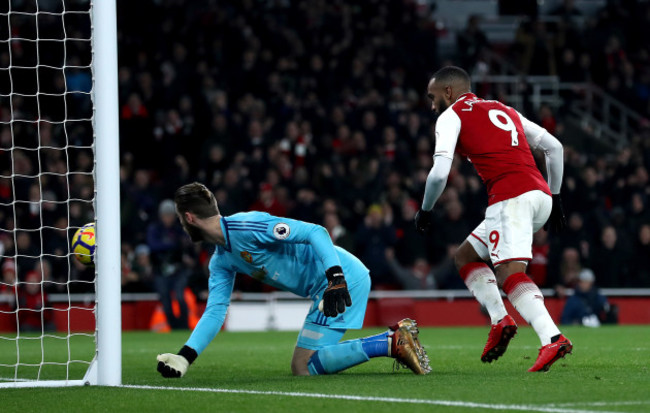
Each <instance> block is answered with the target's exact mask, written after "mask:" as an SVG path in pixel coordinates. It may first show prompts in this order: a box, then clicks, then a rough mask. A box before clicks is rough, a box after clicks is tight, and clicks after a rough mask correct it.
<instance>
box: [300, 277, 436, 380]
mask: <svg viewBox="0 0 650 413" xmlns="http://www.w3.org/2000/svg"><path fill="white" fill-rule="evenodd" d="M369 292H370V279H369V277H368V276H367V275H366V276H365V277H363V278H361V281H360V282H357V283H355V284H353V285H351V286H350V296H351V298H352V306H351V307H348V309H347V310H346V311H345V313H343V314H340V315H338V316H337V317H325V316H324V315H323V314H322V313H321V312H320V311H319V310H318V304H317V302H318V299H316V300H315V301H314V304H313V305H312V309H311V311H310V312H309V314H308V315H307V319H306V320H305V324H304V326H303V329H302V330H301V332H300V335H299V336H298V342H297V344H296V349H295V351H294V354H293V359H292V363H291V370H292V372H293V374H294V375H306V374H311V375H316V374H334V373H338V372H339V371H342V370H345V369H348V368H350V367H353V366H356V365H358V364H361V363H364V362H366V361H368V360H370V359H371V358H375V357H393V358H395V359H397V360H398V361H399V362H400V363H402V364H405V365H407V366H408V367H409V368H411V370H413V371H414V372H416V373H418V374H425V373H428V371H429V370H430V369H429V361H428V358H427V356H426V352H425V351H424V349H423V348H422V346H421V345H420V343H419V340H418V338H417V335H418V330H417V325H416V324H415V322H413V321H412V320H408V321H406V320H402V322H401V324H400V323H398V324H397V325H395V326H393V327H391V328H390V329H389V330H387V331H385V332H382V333H379V334H376V335H373V336H369V337H363V338H360V339H354V340H347V341H343V342H340V340H341V338H343V335H344V334H345V331H346V330H347V329H349V328H353V329H357V328H361V326H362V325H363V319H364V316H365V312H366V304H367V302H368V293H369Z"/></svg>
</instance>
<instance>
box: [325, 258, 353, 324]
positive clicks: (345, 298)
mask: <svg viewBox="0 0 650 413" xmlns="http://www.w3.org/2000/svg"><path fill="white" fill-rule="evenodd" d="M325 276H327V281H328V283H327V288H326V289H325V292H324V293H323V314H325V317H336V316H337V315H338V314H340V313H344V312H345V307H346V306H347V307H349V306H351V305H352V299H351V298H350V292H349V291H348V283H346V282H345V277H344V276H343V269H342V268H341V267H340V266H338V265H335V266H333V267H330V268H328V269H327V271H325Z"/></svg>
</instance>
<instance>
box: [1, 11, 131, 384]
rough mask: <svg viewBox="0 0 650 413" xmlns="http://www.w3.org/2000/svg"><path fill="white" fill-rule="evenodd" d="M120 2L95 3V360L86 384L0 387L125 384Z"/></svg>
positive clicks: (22, 382)
mask: <svg viewBox="0 0 650 413" xmlns="http://www.w3.org/2000/svg"><path fill="white" fill-rule="evenodd" d="M115 3H116V1H115V0H92V1H91V3H90V21H91V44H92V63H91V70H92V74H93V76H92V77H93V88H92V100H93V103H94V108H93V112H94V113H93V133H94V136H95V145H94V146H95V150H94V157H95V217H96V227H97V239H96V245H97V246H98V248H97V250H96V256H95V277H96V281H95V290H96V294H95V297H96V298H95V300H96V306H95V323H96V324H95V341H96V347H95V357H94V358H93V360H92V362H91V363H90V365H89V367H88V369H87V371H86V373H85V375H84V377H83V379H81V380H33V381H32V380H25V381H15V382H5V383H0V388H7V387H9V388H12V387H13V388H15V387H63V386H81V385H102V386H120V385H122V325H121V324H122V316H121V312H122V311H121V254H120V179H119V177H120V173H119V116H118V108H119V100H118V84H117V17H116V4H115Z"/></svg>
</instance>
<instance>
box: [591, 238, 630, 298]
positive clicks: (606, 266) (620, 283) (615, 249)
mask: <svg viewBox="0 0 650 413" xmlns="http://www.w3.org/2000/svg"><path fill="white" fill-rule="evenodd" d="M600 241H601V245H599V246H597V247H596V248H594V250H593V252H591V253H590V262H591V265H590V266H591V267H592V268H593V269H594V272H595V274H596V281H597V282H598V284H599V285H600V286H601V287H605V288H612V287H625V286H627V285H628V274H629V272H628V262H629V258H628V255H627V254H626V252H625V249H624V248H623V247H622V246H621V245H620V242H619V240H618V235H617V231H616V228H614V227H613V226H611V225H608V226H606V227H605V228H603V231H602V233H601V237H600Z"/></svg>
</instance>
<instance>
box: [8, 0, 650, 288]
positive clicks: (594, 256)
mask: <svg viewBox="0 0 650 413" xmlns="http://www.w3.org/2000/svg"><path fill="white" fill-rule="evenodd" d="M608 3H611V4H610V5H608V6H607V7H605V8H604V9H603V10H601V11H600V12H599V13H598V14H597V15H595V16H583V17H584V18H583V19H580V22H582V23H581V24H578V23H575V22H574V21H573V20H574V19H575V18H576V16H577V15H579V14H580V12H578V11H575V10H572V9H571V2H570V1H567V2H566V6H565V7H564V8H560V9H558V10H557V12H556V14H555V15H556V16H559V17H560V18H561V19H560V20H559V21H556V22H554V23H553V24H552V26H549V24H546V23H540V22H536V21H534V20H531V21H526V22H525V23H523V24H522V26H521V28H520V29H519V30H518V31H517V34H516V40H515V42H514V44H513V45H511V46H510V47H508V48H503V47H500V48H499V47H495V46H494V45H491V44H490V43H489V42H488V40H487V37H486V36H485V34H484V33H482V32H481V29H480V21H479V20H478V19H477V18H472V19H470V22H469V24H468V27H467V28H466V29H464V30H463V31H462V32H459V33H458V44H459V47H458V54H457V55H455V56H448V57H446V56H445V57H441V56H440V54H439V52H438V47H437V44H438V43H437V38H438V35H439V33H438V32H437V30H438V28H437V26H436V24H435V21H433V20H432V19H431V12H432V10H431V8H430V7H429V6H425V5H423V4H422V3H421V2H414V1H408V0H373V1H364V2H349V1H343V0H314V1H290V0H286V1H281V0H280V1H254V0H241V1H230V2H221V1H207V2H184V1H180V0H163V1H137V2H126V1H118V16H119V17H118V22H119V96H120V112H119V113H120V145H121V162H120V165H121V171H120V173H121V175H120V177H121V194H120V195H121V216H122V240H123V243H122V252H123V262H122V264H123V288H124V291H151V290H152V289H153V288H154V284H155V279H156V278H157V277H163V276H164V275H163V274H162V273H163V272H164V271H165V268H163V267H164V265H165V262H164V260H161V258H160V256H159V251H160V249H159V245H156V244H157V243H156V242H155V237H152V236H151V234H152V231H156V226H158V227H159V226H160V225H161V223H160V222H159V221H160V220H162V219H163V218H162V215H163V213H164V211H162V209H161V207H160V206H161V204H162V203H164V200H167V199H170V198H173V193H174V191H175V189H176V188H177V187H178V186H180V185H182V184H184V183H187V182H191V181H193V180H198V181H200V182H202V183H205V184H206V185H207V186H208V187H209V188H211V189H213V190H214V191H215V194H216V197H217V200H218V203H219V208H220V210H221V213H222V214H223V215H229V214H232V213H235V212H239V211H246V210H260V211H266V212H269V213H271V214H274V215H280V216H287V217H291V218H296V219H300V220H304V221H308V222H313V223H317V224H321V225H323V226H325V227H326V228H327V230H328V231H329V232H330V234H331V236H332V239H333V240H334V242H335V243H336V244H337V245H340V246H341V247H343V248H345V249H348V250H350V251H351V252H353V253H354V254H356V255H357V256H358V257H359V258H360V259H361V260H362V261H363V262H364V263H365V265H366V266H367V267H368V268H369V269H370V270H371V277H372V280H373V287H374V288H377V289H382V288H383V289H401V288H409V289H415V288H438V289H450V288H465V287H464V285H463V283H462V281H461V280H460V278H459V277H458V275H457V273H456V269H455V267H454V264H453V253H454V251H455V249H456V248H457V247H458V245H459V244H460V243H461V242H462V241H463V240H464V239H465V237H466V236H467V235H468V234H469V232H470V231H471V230H472V229H473V228H474V227H475V226H476V225H477V224H478V223H479V222H480V221H481V220H482V218H483V214H484V211H485V208H486V205H487V195H486V191H485V188H484V186H483V184H482V183H481V181H480V178H479V177H478V176H477V175H476V173H475V172H474V169H473V167H472V165H471V164H470V163H469V162H467V161H466V160H462V159H460V158H458V159H456V160H455V161H454V164H453V167H452V171H451V173H450V177H449V182H448V184H447V189H446V190H445V192H444V194H443V195H442V197H441V198H440V201H439V203H438V204H437V205H436V209H435V211H436V214H435V222H434V224H433V225H432V228H433V230H432V231H431V233H430V234H429V235H426V236H425V237H422V236H420V235H419V234H418V233H417V232H416V231H415V227H414V225H413V217H414V215H415V213H416V211H417V210H418V208H419V205H420V202H421V200H422V195H423V190H424V182H425V179H426V176H427V174H428V172H429V169H430V168H431V166H432V162H433V160H432V154H433V148H434V138H433V137H434V133H433V131H434V125H435V115H434V114H433V113H432V112H431V111H430V103H429V102H428V101H427V99H426V97H425V88H426V85H427V82H428V80H429V77H430V76H431V74H432V73H433V72H434V71H435V70H436V69H437V68H439V67H440V66H441V65H443V64H449V63H453V64H458V65H463V66H464V67H465V68H466V69H467V70H468V71H470V72H473V71H474V69H475V66H476V64H477V62H479V61H480V59H481V50H485V49H488V50H493V51H496V52H498V53H503V55H504V57H506V58H508V59H510V60H511V61H514V62H516V64H517V67H518V68H519V69H520V70H521V71H522V72H523V73H527V74H557V75H559V76H560V77H561V78H564V79H566V80H571V81H591V82H594V83H596V84H598V85H600V86H601V87H603V88H604V89H606V91H607V92H608V93H611V94H612V95H614V96H615V97H616V98H617V99H619V100H621V101H623V102H624V103H625V104H627V105H629V106H630V107H631V108H633V109H634V110H636V111H638V112H639V113H641V114H642V115H643V116H645V117H648V116H649V115H650V64H649V62H648V59H650V46H649V44H648V42H647V40H646V39H647V38H649V37H650V34H648V35H642V34H640V33H647V31H648V30H650V29H649V27H650V24H649V23H650V5H648V4H647V3H646V2H640V1H639V2H636V1H628V2H617V1H612V2H608ZM621 4H624V5H621ZM142 16H147V20H148V21H147V24H143V23H142ZM81 54H82V55H83V53H81ZM6 59H7V56H6V52H5V51H3V50H0V61H5V60H6ZM81 61H83V58H82V60H81ZM82 64H83V63H82ZM76 75H77V76H78V78H79V79H77V84H78V85H79V86H77V87H78V88H79V90H83V88H84V87H85V86H84V84H85V83H84V82H85V80H86V79H85V76H87V73H86V74H84V72H83V71H80V72H79V73H76ZM3 87H4V86H3ZM53 87H56V85H54V86H53ZM477 90H480V85H477ZM482 97H486V98H499V96H489V95H488V96H482ZM504 103H506V104H507V103H508V102H504ZM68 105H69V106H71V107H76V108H77V111H78V113H82V114H83V113H85V112H84V110H88V109H87V108H85V105H86V102H85V101H84V100H83V99H81V100H79V99H78V100H77V101H69V102H68ZM518 109H520V110H522V111H523V112H524V114H525V115H526V116H527V117H528V118H529V119H531V120H534V121H536V122H538V123H540V124H542V125H543V126H544V127H545V128H547V129H548V131H549V132H551V133H552V134H554V135H555V136H557V137H558V138H559V139H560V140H561V141H567V140H569V139H568V137H567V136H566V135H565V129H564V127H563V123H564V118H563V116H562V113H561V111H559V110H558V111H553V110H550V109H549V108H548V107H542V108H541V109H539V110H534V109H532V108H518ZM0 110H1V113H0V114H1V115H2V117H3V119H2V120H3V121H4V120H6V119H8V118H7V116H9V111H8V109H7V108H6V107H2V108H0ZM48 125H49V126H48ZM0 127H1V128H2V132H1V135H0V142H2V148H1V150H2V151H4V154H3V155H2V167H1V168H0V169H1V172H2V176H3V177H2V178H0V202H1V203H2V204H1V205H3V210H1V211H0V227H1V228H3V231H2V233H0V240H1V241H2V243H1V244H2V245H3V249H4V253H3V255H4V256H5V257H11V256H14V255H15V254H16V253H17V254H26V255H35V256H38V255H40V253H41V252H47V251H49V252H52V253H53V254H54V252H53V251H57V253H61V252H63V255H65V253H67V251H68V250H67V247H66V246H67V244H68V240H69V234H68V233H67V232H66V231H65V228H67V227H68V226H80V225H83V224H84V223H85V222H87V221H89V220H92V210H90V212H89V208H88V205H86V203H83V202H71V203H70V204H71V205H70V207H71V212H70V215H69V218H68V216H67V215H66V216H59V215H57V217H58V218H57V220H54V221H53V222H54V223H53V224H52V227H53V229H45V230H42V231H31V232H28V231H17V233H18V235H17V236H16V237H13V236H8V232H7V231H5V230H6V229H12V227H13V225H14V224H16V226H17V227H20V228H38V227H39V225H40V224H41V223H42V222H43V221H42V220H43V217H42V215H45V214H47V213H48V211H46V210H45V209H46V208H42V209H40V210H39V208H36V207H35V208H31V209H30V208H29V205H35V204H33V203H32V204H28V203H26V205H27V206H26V207H25V208H24V209H23V210H22V212H20V217H19V218H18V219H17V221H20V222H14V218H13V217H14V213H13V210H12V209H11V208H9V207H6V205H7V204H8V203H10V202H12V200H13V199H14V198H13V196H14V194H13V193H14V190H15V193H16V199H24V200H32V202H37V201H38V199H39V197H41V198H42V199H65V198H66V196H67V195H68V194H67V193H65V192H62V191H64V189H63V188H67V187H64V186H63V184H65V183H66V182H65V178H63V182H58V181H57V180H59V178H56V177H53V178H48V179H47V180H45V179H44V178H42V179H41V183H43V184H42V185H41V186H39V185H38V180H29V182H22V181H21V182H19V181H20V180H19V179H16V178H14V179H7V178H6V176H8V175H10V174H11V173H12V163H11V161H8V162H7V163H5V160H7V159H9V158H8V154H9V153H10V151H9V150H8V145H9V144H10V143H11V135H10V128H9V127H8V126H7V125H6V124H4V123H3V124H0ZM15 131H16V130H15V129H14V132H15ZM84 132H86V133H87V132H88V131H87V130H84V129H83V127H82V128H81V129H79V128H77V129H73V128H71V129H70V130H67V129H65V128H61V127H59V126H57V125H54V126H52V125H50V124H47V123H42V124H41V125H40V127H37V128H36V129H35V130H34V131H31V132H29V133H30V134H31V135H30V136H32V137H33V136H37V137H38V138H39V139H40V142H41V145H43V142H44V141H43V139H46V138H47V137H48V136H50V139H51V141H53V142H55V143H58V144H61V143H62V142H65V139H69V140H73V139H77V140H79V141H80V142H83V137H82V135H83V134H84ZM25 133H26V134H27V132H25ZM55 146H56V145H55ZM32 152H33V151H32ZM32 152H30V151H28V150H24V151H17V150H14V151H13V157H14V162H13V168H14V169H13V171H14V173H18V171H19V168H23V170H24V171H27V172H29V173H33V172H38V171H39V170H40V171H42V170H44V169H43V168H52V170H60V169H57V168H65V167H66V165H65V163H64V162H63V161H65V158H61V156H64V155H61V154H58V155H56V157H55V158H54V160H52V161H49V162H50V163H51V165H50V166H47V167H46V166H44V165H40V164H39V159H38V158H37V157H36V155H35V154H34V153H32ZM50 152H57V151H54V150H52V151H50ZM58 152H62V151H58ZM73 155H74V156H73V157H70V158H69V159H68V162H69V164H70V168H71V169H72V168H73V167H74V168H76V170H80V171H88V170H91V169H92V158H89V156H88V153H87V152H86V151H83V150H79V151H77V152H74V153H73ZM97 155H98V156H100V154H97ZM53 156H54V154H53ZM62 162H63V163H62ZM89 162H90V163H89ZM540 165H541V166H542V169H544V167H543V162H541V163H540ZM648 170H650V124H649V125H648V126H647V127H646V128H642V129H641V130H638V131H635V133H634V135H633V136H629V145H625V147H624V148H623V149H621V150H614V149H611V150H609V151H600V152H595V151H594V152H592V151H589V150H588V149H587V150H585V149H584V148H580V149H579V150H578V149H576V148H573V147H572V146H571V145H569V144H565V174H564V182H563V186H562V192H561V193H562V197H563V200H564V206H565V210H566V214H567V218H568V222H569V225H568V228H567V230H566V231H565V232H564V233H562V234H553V233H550V234H549V233H546V232H545V231H543V230H542V231H540V232H539V233H537V234H536V235H535V240H534V256H533V260H532V262H531V264H530V266H529V273H530V275H531V277H533V279H534V281H535V282H537V283H538V284H539V285H540V286H542V287H555V286H558V285H560V286H564V287H574V286H575V285H576V284H577V282H578V279H579V278H578V277H579V274H580V272H581V271H582V270H583V269H584V268H591V269H592V270H593V272H594V274H595V282H596V284H597V285H598V286H600V287H650V208H649V207H648V204H649V202H650V185H649V182H648ZM30 171H31V172H30ZM27 172H26V173H27ZM29 173H27V174H29ZM73 178H74V179H70V180H69V181H68V182H69V183H70V195H71V196H73V197H74V198H79V199H82V200H89V199H92V186H91V185H89V183H88V182H87V176H86V175H83V174H79V175H76V176H74V177H73ZM59 183H60V184H61V185H60V186H59ZM18 196H23V198H18ZM48 197H51V198H48ZM32 198H33V199H32ZM165 205H168V204H165ZM21 208H22V207H21ZM17 209H18V205H17ZM30 214H31V215H32V216H31V218H30ZM89 214H90V215H89ZM22 223H32V224H33V225H35V226H26V227H25V226H22V225H18V224H22ZM25 225H27V224H25ZM30 225H31V224H30ZM55 229H58V231H57V230H55ZM177 229H178V228H177ZM170 231H171V230H170ZM46 232H47V238H45V235H46ZM41 234H42V235H43V237H44V240H45V244H46V245H44V243H42V242H41V241H40V239H41V238H40V236H41ZM152 239H153V240H154V241H152ZM14 244H15V246H14ZM179 244H183V242H182V241H179ZM182 248H183V252H182V254H181V255H178V256H177V264H178V263H182V265H181V266H182V267H184V268H183V270H184V271H190V272H192V274H193V275H191V276H189V278H190V285H191V286H194V287H195V288H196V289H198V290H201V289H202V288H205V285H206V284H207V281H206V276H207V262H208V260H209V257H210V253H211V250H210V248H211V247H210V246H206V245H204V246H201V247H195V248H192V247H191V246H189V247H188V246H187V245H183V246H182ZM179 257H180V258H179ZM10 259H11V258H4V261H5V262H6V261H8V260H10ZM19 260H20V258H19ZM23 260H26V259H25V258H23ZM40 261H43V262H47V261H49V265H51V267H52V270H51V277H53V279H56V277H57V276H58V274H62V276H64V277H67V265H68V263H67V260H58V259H56V258H51V257H49V256H48V257H44V258H43V259H42V260H41V259H38V260H31V261H29V262H23V263H18V267H19V272H18V276H19V277H25V276H26V274H27V272H28V271H30V270H31V269H32V268H29V267H30V266H31V267H33V266H34V265H35V264H36V263H37V262H40ZM59 261H62V262H59ZM30 263H31V264H30ZM73 270H74V271H75V274H77V275H75V277H78V278H79V279H80V280H91V279H92V277H93V274H92V271H90V270H87V269H86V270H84V269H83V267H82V266H80V265H77V264H74V265H73ZM167 270H169V268H167ZM23 271H24V272H23ZM23 279H24V278H23ZM62 281H65V280H62ZM84 286H85V284H80V286H79V289H83V288H84ZM62 288H63V289H65V288H66V286H65V284H60V285H59V284H57V285H54V284H53V286H52V289H53V290H57V289H59V290H60V289H62ZM236 288H237V289H243V290H247V291H257V290H262V289H264V288H266V287H264V286H263V285H262V284H260V283H257V282H256V281H254V280H251V279H250V278H248V277H238V282H237V284H236Z"/></svg>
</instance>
